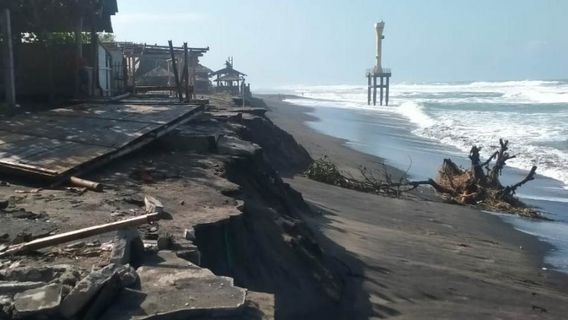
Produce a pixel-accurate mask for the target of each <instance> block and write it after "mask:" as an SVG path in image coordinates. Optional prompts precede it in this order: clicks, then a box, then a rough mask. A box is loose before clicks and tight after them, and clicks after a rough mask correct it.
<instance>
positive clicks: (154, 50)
mask: <svg viewBox="0 0 568 320" xmlns="http://www.w3.org/2000/svg"><path fill="white" fill-rule="evenodd" d="M114 45H116V46H117V47H121V48H123V49H124V50H125V51H128V52H131V53H132V54H138V55H139V54H145V55H147V54H154V55H170V47H169V46H161V45H150V44H145V43H134V42H115V43H114ZM173 49H174V53H175V54H183V53H184V47H173ZM187 49H188V51H189V52H188V53H189V55H190V56H191V55H194V56H198V57H201V56H203V54H204V53H206V52H207V51H209V47H205V48H198V47H188V48H187Z"/></svg>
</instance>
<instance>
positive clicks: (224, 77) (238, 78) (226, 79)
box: [215, 75, 243, 81]
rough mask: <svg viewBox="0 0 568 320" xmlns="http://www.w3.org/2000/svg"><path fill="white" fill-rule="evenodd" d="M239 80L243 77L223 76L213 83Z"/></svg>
mask: <svg viewBox="0 0 568 320" xmlns="http://www.w3.org/2000/svg"><path fill="white" fill-rule="evenodd" d="M239 80H243V77H240V76H237V75H224V76H220V77H219V78H217V79H215V81H239Z"/></svg>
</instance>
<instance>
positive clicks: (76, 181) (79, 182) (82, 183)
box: [69, 177, 103, 192]
mask: <svg viewBox="0 0 568 320" xmlns="http://www.w3.org/2000/svg"><path fill="white" fill-rule="evenodd" d="M69 182H70V183H71V184H72V185H73V186H75V187H80V188H87V189H89V190H93V191H98V192H101V191H103V185H102V184H101V183H98V182H95V181H90V180H86V179H81V178H78V177H70V178H69Z"/></svg>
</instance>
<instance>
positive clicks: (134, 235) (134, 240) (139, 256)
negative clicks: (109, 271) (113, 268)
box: [110, 229, 144, 266]
mask: <svg viewBox="0 0 568 320" xmlns="http://www.w3.org/2000/svg"><path fill="white" fill-rule="evenodd" d="M110 262H111V263H114V264H119V265H126V264H130V265H133V266H140V265H141V264H142V263H143V262H144V243H143V242H142V239H141V238H140V233H139V232H138V230H136V229H127V230H120V231H118V232H117V233H116V236H115V238H114V240H113V247H112V253H111V258H110Z"/></svg>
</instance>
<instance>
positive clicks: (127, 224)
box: [0, 213, 159, 257]
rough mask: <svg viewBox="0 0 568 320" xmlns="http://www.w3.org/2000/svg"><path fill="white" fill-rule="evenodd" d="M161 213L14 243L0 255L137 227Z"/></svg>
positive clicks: (156, 218) (154, 218) (149, 221)
mask: <svg viewBox="0 0 568 320" xmlns="http://www.w3.org/2000/svg"><path fill="white" fill-rule="evenodd" d="M158 215H159V213H150V214H146V215H143V216H139V217H135V218H131V219H126V220H122V221H116V222H111V223H107V224H102V225H98V226H92V227H87V228H84V229H79V230H73V231H69V232H65V233H62V234H56V235H53V236H49V237H45V238H40V239H35V240H32V241H29V242H25V243H21V244H17V245H12V246H10V247H9V248H8V249H7V250H5V251H4V252H2V253H0V257H3V256H6V255H11V254H16V253H20V252H24V251H31V250H38V249H43V248H47V247H51V246H55V245H58V244H62V243H65V242H70V241H75V240H79V239H84V238H88V237H92V236H95V235H98V234H102V233H107V232H110V231H115V230H120V229H127V228H131V227H136V226H139V225H142V224H145V223H151V222H152V221H155V220H158Z"/></svg>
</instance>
